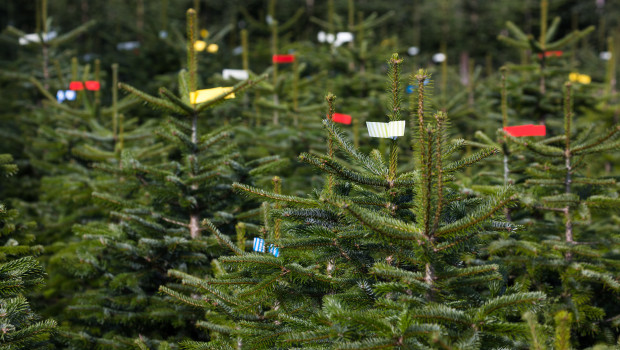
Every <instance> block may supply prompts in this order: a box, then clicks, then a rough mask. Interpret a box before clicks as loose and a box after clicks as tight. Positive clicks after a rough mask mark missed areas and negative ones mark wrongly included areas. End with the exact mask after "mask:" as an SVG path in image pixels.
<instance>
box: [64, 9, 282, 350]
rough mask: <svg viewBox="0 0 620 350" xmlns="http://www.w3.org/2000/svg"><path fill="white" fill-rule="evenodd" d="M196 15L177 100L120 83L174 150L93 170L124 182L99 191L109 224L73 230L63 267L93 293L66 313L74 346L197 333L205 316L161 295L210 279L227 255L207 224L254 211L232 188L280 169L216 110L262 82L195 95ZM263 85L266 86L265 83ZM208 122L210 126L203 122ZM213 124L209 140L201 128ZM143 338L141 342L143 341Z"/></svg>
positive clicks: (134, 154) (128, 156)
mask: <svg viewBox="0 0 620 350" xmlns="http://www.w3.org/2000/svg"><path fill="white" fill-rule="evenodd" d="M195 15H196V14H195V11H193V10H191V9H190V10H189V11H188V13H187V17H188V31H187V35H188V70H182V71H181V72H180V73H179V83H178V88H179V94H178V95H176V94H174V93H172V92H171V91H170V90H168V89H166V88H161V89H160V91H159V92H160V96H159V97H155V96H152V95H150V94H148V93H145V92H143V91H140V90H138V89H136V88H134V87H132V86H130V85H127V84H120V86H121V87H122V88H123V89H124V90H126V91H128V92H129V93H130V94H131V95H132V96H133V97H134V98H138V99H141V100H143V101H145V102H146V103H147V104H149V105H151V106H152V107H155V108H156V109H160V110H162V111H164V112H165V113H166V114H167V118H166V119H167V120H166V121H165V122H163V123H162V124H161V126H160V128H159V130H157V131H156V133H157V135H158V137H160V138H161V139H162V140H163V142H164V143H165V144H166V145H167V147H166V154H167V159H164V160H163V161H161V160H157V159H156V160H155V161H150V160H149V159H148V158H147V159H146V160H145V161H144V160H142V159H141V158H139V157H138V155H139V154H140V152H147V153H148V151H149V148H144V149H141V150H140V149H134V150H124V152H123V153H122V155H121V156H120V160H121V162H120V163H118V164H115V163H112V164H110V163H99V164H97V165H96V168H97V169H98V170H100V171H101V172H103V173H107V174H109V175H111V176H113V177H114V178H116V181H117V184H118V185H116V186H113V187H108V188H107V190H106V191H104V190H103V188H101V189H99V191H98V192H95V193H93V196H94V197H95V198H96V199H97V201H98V203H100V204H101V205H106V206H107V207H108V208H110V209H111V210H110V216H111V220H110V221H108V222H105V221H92V222H89V223H86V224H81V225H76V226H75V227H74V232H75V233H76V234H78V235H79V236H81V237H82V238H83V242H82V244H81V245H80V246H79V247H77V248H76V252H75V253H74V254H72V255H70V254H65V256H64V257H63V258H64V259H66V260H65V264H67V266H70V270H71V272H72V273H73V274H74V275H75V276H76V277H79V278H83V279H88V280H89V282H88V286H87V288H85V289H84V290H82V291H80V293H76V295H75V296H74V298H73V303H72V304H71V305H70V306H69V307H68V308H67V310H66V314H67V315H69V322H70V325H71V328H70V329H67V330H63V332H62V335H63V336H65V338H66V340H65V341H64V342H66V343H67V344H68V346H69V347H70V348H74V349H84V348H98V347H102V346H103V347H115V348H131V347H133V346H136V345H137V344H140V346H148V347H149V348H151V347H152V348H160V349H166V348H167V347H168V345H167V342H166V341H167V340H174V339H180V338H181V337H183V336H187V335H188V334H192V333H194V332H193V330H192V329H187V328H186V327H185V324H186V323H187V322H189V321H191V320H193V319H196V318H197V317H198V316H197V314H196V313H195V312H192V310H191V309H188V308H187V307H183V306H177V305H174V304H171V303H169V302H166V297H165V296H164V295H161V294H159V293H158V292H157V289H158V287H159V285H162V284H166V283H168V282H169V281H170V279H169V278H168V277H167V276H166V270H167V269H172V268H174V269H181V270H183V271H188V272H192V273H205V272H206V271H208V270H209V269H210V267H209V262H210V260H211V259H212V258H213V257H217V256H218V255H219V252H220V250H221V249H220V248H219V245H218V243H217V242H218V241H217V237H213V236H205V235H204V233H205V232H208V230H209V227H202V226H200V224H199V223H200V221H202V220H203V219H207V218H208V219H210V220H211V221H212V222H213V223H216V224H221V225H229V226H231V227H234V226H235V225H236V221H237V219H236V218H235V215H236V214H241V213H243V212H245V211H246V210H247V209H251V203H247V202H242V201H235V200H234V199H231V196H230V192H231V187H230V185H229V184H230V183H231V182H232V181H234V180H244V181H252V176H257V175H259V174H260V173H261V172H262V171H268V170H270V169H273V168H274V167H275V166H277V165H278V164H280V163H281V162H280V161H279V158H278V157H269V158H268V159H257V160H254V161H253V162H252V163H248V164H249V165H248V164H246V163H245V162H244V160H243V158H242V157H241V154H240V152H239V151H238V150H237V149H236V147H235V145H234V143H232V142H230V141H231V137H232V136H233V126H232V125H231V124H228V125H221V126H219V127H213V124H219V122H218V121H217V120H215V119H214V118H216V117H217V114H212V113H209V111H210V109H211V108H212V107H214V106H215V105H217V104H220V103H222V102H224V100H225V99H227V98H230V97H234V96H235V95H236V94H240V93H241V92H243V91H244V90H245V89H247V88H248V87H250V86H252V85H254V84H255V83H256V81H257V80H248V81H244V82H242V83H240V84H238V85H237V86H235V87H230V88H216V91H215V92H214V93H213V90H198V89H197V86H198V84H199V76H198V74H197V64H196V51H195V50H194V47H195V46H194V43H195V41H196V38H195V33H196V26H195V23H196V20H195ZM259 80H260V79H259ZM207 116H209V120H205V117H207ZM206 126H209V127H210V130H209V131H208V132H203V131H202V130H204V129H203V128H204V127H206ZM138 338H139V339H138Z"/></svg>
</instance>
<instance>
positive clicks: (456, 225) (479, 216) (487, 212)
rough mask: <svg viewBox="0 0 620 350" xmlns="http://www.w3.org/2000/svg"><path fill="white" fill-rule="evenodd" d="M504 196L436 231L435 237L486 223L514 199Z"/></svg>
mask: <svg viewBox="0 0 620 350" xmlns="http://www.w3.org/2000/svg"><path fill="white" fill-rule="evenodd" d="M505 196H506V195H505V194H502V195H500V196H498V197H496V198H493V199H492V200H491V201H490V202H489V203H488V204H487V205H484V206H481V207H479V208H478V209H477V210H476V211H475V212H474V213H472V214H470V215H468V216H466V217H464V218H462V219H460V220H457V221H455V222H453V223H450V224H447V225H445V226H443V227H442V228H440V229H439V230H438V231H437V233H436V236H438V237H441V236H446V235H450V234H453V233H457V232H464V231H466V230H468V229H469V228H471V227H474V226H476V225H478V224H480V223H482V222H484V221H486V220H487V219H489V218H491V217H492V216H493V215H495V213H496V212H497V211H498V210H500V209H502V208H503V207H505V206H506V205H508V204H509V203H510V202H512V201H513V200H514V199H515V197H510V198H505ZM489 207H490V208H489Z"/></svg>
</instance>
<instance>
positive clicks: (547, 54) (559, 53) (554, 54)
mask: <svg viewBox="0 0 620 350" xmlns="http://www.w3.org/2000/svg"><path fill="white" fill-rule="evenodd" d="M563 53H564V52H563V51H545V57H561V56H562V54H563ZM538 58H541V59H542V58H543V54H542V53H539V54H538Z"/></svg>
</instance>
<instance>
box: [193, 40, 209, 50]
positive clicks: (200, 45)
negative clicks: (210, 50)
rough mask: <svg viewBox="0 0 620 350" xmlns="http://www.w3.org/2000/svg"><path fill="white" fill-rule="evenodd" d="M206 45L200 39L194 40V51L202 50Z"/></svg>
mask: <svg viewBox="0 0 620 350" xmlns="http://www.w3.org/2000/svg"><path fill="white" fill-rule="evenodd" d="M206 47H207V43H206V42H204V41H202V40H196V41H194V50H196V51H204V49H205V48H206Z"/></svg>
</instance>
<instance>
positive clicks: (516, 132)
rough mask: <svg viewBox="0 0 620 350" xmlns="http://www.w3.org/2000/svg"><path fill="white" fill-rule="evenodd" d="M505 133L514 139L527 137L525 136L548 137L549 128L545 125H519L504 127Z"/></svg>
mask: <svg viewBox="0 0 620 350" xmlns="http://www.w3.org/2000/svg"><path fill="white" fill-rule="evenodd" d="M504 131H505V132H506V133H508V135H510V136H513V137H525V136H545V135H547V128H546V127H545V126H544V125H533V124H527V125H518V126H507V127H504Z"/></svg>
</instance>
